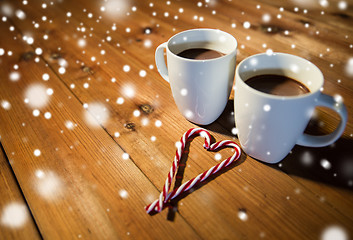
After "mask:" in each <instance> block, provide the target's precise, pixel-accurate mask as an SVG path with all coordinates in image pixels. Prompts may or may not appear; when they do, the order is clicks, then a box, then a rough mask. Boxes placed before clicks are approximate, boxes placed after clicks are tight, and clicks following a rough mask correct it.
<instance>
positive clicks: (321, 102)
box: [297, 94, 348, 147]
mask: <svg viewBox="0 0 353 240" xmlns="http://www.w3.org/2000/svg"><path fill="white" fill-rule="evenodd" d="M316 106H324V107H328V108H331V109H333V110H334V111H335V112H337V113H338V114H339V115H340V117H341V121H340V123H339V125H338V127H337V128H336V130H335V131H333V132H332V133H330V134H327V135H323V136H312V135H309V134H305V133H304V134H303V135H302V137H301V138H300V139H299V140H298V142H297V144H298V145H301V146H306V147H324V146H327V145H330V144H332V143H334V142H335V141H336V140H337V139H338V138H339V137H340V136H341V135H342V133H343V131H344V128H345V127H346V124H347V118H348V117H347V109H346V106H345V105H344V104H343V103H337V102H336V101H335V100H334V98H333V97H331V96H329V95H326V94H321V95H320V96H319V98H318V99H317V103H316Z"/></svg>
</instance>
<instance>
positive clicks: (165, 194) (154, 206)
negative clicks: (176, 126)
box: [145, 128, 241, 213]
mask: <svg viewBox="0 0 353 240" xmlns="http://www.w3.org/2000/svg"><path fill="white" fill-rule="evenodd" d="M196 135H200V136H202V137H204V138H205V143H204V145H203V146H204V148H205V149H207V150H210V151H215V150H217V149H218V148H221V147H233V148H234V150H235V151H234V154H233V156H231V157H229V158H227V159H225V160H223V161H222V162H221V163H219V164H217V165H215V166H213V167H211V168H210V169H209V170H207V171H205V172H203V173H201V174H199V175H198V176H197V177H195V178H193V179H190V180H189V181H187V182H185V183H184V184H182V185H181V186H180V187H178V188H176V189H174V190H173V191H172V192H169V190H170V187H171V183H172V181H173V178H174V176H175V173H176V171H177V168H178V166H179V162H180V159H181V155H182V154H183V152H184V149H185V144H186V141H187V139H188V138H190V137H193V136H196ZM240 154H241V149H240V147H239V146H238V144H236V143H235V142H233V141H229V140H225V141H220V142H216V143H214V144H212V145H211V135H210V133H209V132H208V131H206V130H205V129H202V128H191V129H189V130H188V131H187V132H185V133H184V134H183V136H182V138H181V139H180V144H179V145H178V146H177V150H176V154H175V157H174V161H173V164H172V167H171V168H170V171H169V174H168V176H167V179H166V181H165V184H164V187H163V191H162V192H161V194H160V195H159V198H158V199H157V200H155V201H154V202H152V203H151V204H149V205H148V206H146V207H145V210H146V212H147V213H152V212H157V213H158V212H161V211H162V210H163V208H164V206H165V205H166V204H167V203H168V201H170V200H172V199H174V198H175V197H177V196H178V195H179V194H181V193H183V192H186V191H188V190H189V189H190V188H192V187H193V186H195V185H196V184H198V183H200V182H203V181H204V180H206V179H207V178H208V177H210V176H211V175H213V174H215V173H217V172H218V171H220V170H221V169H223V168H225V167H227V166H229V165H230V164H231V163H232V162H234V161H235V160H237V159H238V158H239V157H240Z"/></svg>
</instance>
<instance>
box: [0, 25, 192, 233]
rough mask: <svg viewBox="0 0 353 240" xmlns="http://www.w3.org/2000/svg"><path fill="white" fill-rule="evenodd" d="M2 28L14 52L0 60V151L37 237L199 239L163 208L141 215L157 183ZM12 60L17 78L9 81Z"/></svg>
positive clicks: (3, 40)
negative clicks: (0, 145) (7, 159)
mask: <svg viewBox="0 0 353 240" xmlns="http://www.w3.org/2000/svg"><path fill="white" fill-rule="evenodd" d="M0 28H1V31H3V32H6V33H7V34H6V35H4V37H3V38H1V39H0V45H1V46H4V45H5V43H6V53H7V54H8V53H9V52H10V51H11V52H12V55H11V56H7V55H6V56H5V57H2V58H1V60H2V63H1V70H0V76H2V78H3V79H4V81H1V83H0V85H1V86H0V96H1V99H2V100H1V101H2V102H3V101H7V102H8V104H9V105H8V106H11V107H5V108H3V107H2V108H1V109H0V121H1V123H6V124H2V126H1V130H0V131H1V132H0V135H1V136H2V141H3V142H4V148H5V150H6V151H8V152H10V153H13V154H14V155H13V156H12V157H11V162H12V167H13V169H14V173H15V174H16V176H17V178H18V182H19V184H20V186H21V188H22V189H23V194H24V196H25V197H26V199H27V201H28V204H29V207H30V208H31V209H32V211H33V216H34V218H35V220H36V223H37V224H38V228H39V229H40V231H41V234H42V236H43V237H44V238H50V239H53V238H65V239H68V238H76V237H78V238H91V239H97V238H107V239H108V238H109V239H116V238H131V237H133V238H144V239H146V238H149V237H151V236H153V237H155V238H174V237H176V238H181V236H183V237H186V238H196V239H197V238H198V235H197V234H196V233H195V232H194V230H193V229H192V228H191V227H190V226H189V225H188V224H187V223H186V222H185V220H184V219H183V218H177V219H176V220H175V221H174V222H172V223H171V222H165V218H166V212H164V213H162V214H160V215H158V216H156V217H153V218H151V217H150V216H148V215H147V214H146V213H145V212H144V206H145V205H146V204H148V203H149V202H150V201H152V200H153V199H154V198H155V197H157V190H156V188H155V187H154V186H153V185H152V184H151V183H150V181H149V180H148V179H147V178H146V177H145V175H144V174H143V173H142V172H141V171H140V170H139V169H138V168H137V167H136V165H135V164H134V163H133V161H132V159H131V158H129V157H128V156H127V155H126V154H124V153H125V152H124V151H123V150H122V149H121V147H120V146H119V145H117V144H116V142H114V141H113V139H112V138H111V136H109V135H108V134H107V133H106V132H105V131H104V129H102V128H101V127H98V128H97V127H94V126H93V127H92V126H90V125H89V124H86V121H88V120H90V121H92V118H93V117H92V116H90V115H87V114H86V110H85V109H84V108H83V107H82V103H80V102H79V101H78V100H77V99H76V98H75V97H74V96H73V95H72V94H71V93H70V91H69V89H68V88H67V87H66V86H65V85H64V84H63V83H62V82H61V81H60V80H59V79H58V78H57V76H56V75H55V74H53V73H52V72H51V70H50V69H49V68H48V67H46V64H45V63H44V62H43V61H39V62H38V63H36V62H35V61H33V60H30V61H25V60H23V58H21V56H22V54H23V53H24V52H25V51H26V46H25V45H24V44H23V41H22V38H21V37H19V36H18V35H17V33H16V32H11V31H9V30H8V29H9V24H4V23H2V24H1V25H0ZM21 59H22V60H21ZM15 65H17V66H18V69H17V70H16V71H15V72H17V73H19V74H20V79H18V81H14V80H13V81H11V80H10V79H9V77H8V76H9V73H11V72H13V71H14V70H13V67H14V66H15ZM16 68H17V67H16ZM44 73H48V74H49V75H50V80H49V81H48V82H46V81H44V80H42V76H43V74H44ZM33 84H37V85H33ZM33 86H35V88H34V90H33ZM48 89H49V96H48V99H47V100H48V101H46V98H47V97H46V94H47V93H48ZM50 89H51V90H52V91H53V94H52V95H50V94H51V93H50V91H51V90H50ZM42 90H44V91H42ZM28 91H29V92H28ZM32 91H34V92H32ZM38 97H39V102H40V103H38V102H36V100H38ZM24 99H27V100H26V101H25V102H27V101H28V103H27V104H26V103H25V102H24ZM43 101H44V103H46V104H44V105H41V106H39V105H40V104H43ZM2 106H3V105H2ZM35 109H38V110H39V111H40V114H39V116H36V114H35V112H33V111H34V110H35ZM48 113H49V114H50V115H48ZM93 121H95V120H94V119H93ZM179 229H183V231H182V232H181V231H179Z"/></svg>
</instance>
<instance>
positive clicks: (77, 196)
mask: <svg viewBox="0 0 353 240" xmlns="http://www.w3.org/2000/svg"><path fill="white" fill-rule="evenodd" d="M8 4H10V5H11V6H13V8H14V9H21V10H23V11H24V12H25V14H26V17H25V19H21V18H19V17H16V16H12V17H10V16H9V17H8V18H7V21H3V22H1V23H0V24H1V25H0V26H1V28H0V30H1V32H4V33H6V35H4V37H2V38H1V39H0V48H1V47H2V48H4V49H5V50H6V54H7V53H8V51H12V55H11V56H8V55H7V56H6V54H5V56H2V57H0V60H1V62H0V63H1V66H2V68H1V70H0V76H1V77H3V78H4V79H6V81H1V83H0V84H1V86H0V87H1V90H0V96H1V99H0V100H6V101H8V102H9V103H10V104H11V108H10V109H9V110H6V109H4V108H2V109H0V110H1V111H0V120H1V123H2V124H1V129H0V131H1V132H0V135H1V136H2V141H3V145H4V149H5V151H6V153H7V154H9V153H11V152H13V153H15V155H14V157H12V159H13V164H12V166H13V169H14V173H15V175H16V178H17V181H18V182H19V185H20V187H21V190H22V191H23V193H24V195H25V197H26V200H27V202H28V205H29V207H30V209H31V210H32V211H33V216H34V219H35V222H36V224H37V225H38V227H39V230H40V233H41V235H42V236H43V237H44V238H50V239H52V238H59V237H61V238H62V237H65V238H76V237H77V238H97V237H99V238H107V239H112V238H131V237H134V238H153V239H155V238H176V239H179V238H180V239H185V238H204V239H256V238H262V237H266V238H270V239H284V238H285V239H298V238H301V239H318V238H320V236H321V234H322V233H323V231H324V230H325V229H326V227H328V226H332V225H338V226H340V227H342V228H343V229H344V230H345V231H346V232H347V233H348V234H349V235H350V236H352V232H353V230H352V227H351V226H352V222H353V217H352V216H353V215H352V209H353V204H352V202H353V201H352V200H353V194H352V188H351V186H350V181H351V177H352V175H350V174H351V173H349V171H348V173H347V171H346V172H345V171H343V170H342V168H341V167H342V166H345V165H346V164H348V165H349V164H350V163H351V159H352V155H351V153H350V151H349V148H350V146H352V132H353V125H352V121H351V120H349V123H348V125H347V129H346V131H345V133H344V135H343V137H342V138H341V139H340V140H339V141H338V142H337V143H336V144H335V146H330V147H327V148H323V149H318V150H316V149H315V150H314V149H307V148H301V147H296V148H294V149H293V151H292V153H291V154H290V155H289V156H288V157H287V158H285V159H284V160H283V161H282V162H281V163H280V165H277V166H270V165H265V164H262V163H260V162H258V161H255V160H254V159H252V158H250V157H248V156H246V154H243V155H242V157H241V159H240V161H239V162H238V163H236V164H234V165H232V166H231V167H230V169H229V170H227V171H225V172H224V173H223V174H220V175H219V176H217V177H216V178H215V179H213V180H212V181H210V182H208V183H207V184H205V185H203V186H201V187H200V188H198V189H195V191H194V192H193V193H191V194H189V195H188V196H186V197H185V198H183V199H181V200H180V201H179V202H178V203H177V207H178V208H177V212H176V213H175V214H176V216H174V220H173V221H168V220H167V214H168V210H165V211H163V212H162V214H158V215H156V216H148V215H146V214H145V213H144V211H143V206H144V205H146V204H148V203H149V202H151V201H153V200H154V199H155V198H156V197H157V196H158V194H159V191H161V189H162V186H163V184H164V181H165V177H166V174H167V172H168V171H169V168H170V164H171V161H172V159H173V157H174V152H175V142H176V141H178V139H179V138H180V136H181V135H182V133H183V132H184V131H186V130H187V129H189V128H190V127H195V125H194V124H192V123H190V122H188V121H186V120H185V119H184V118H183V117H182V116H181V115H180V113H179V112H178V110H177V108H176V106H175V104H174V101H173V98H172V95H171V92H170V88H169V85H168V84H167V82H165V81H164V80H162V78H161V77H160V76H159V74H158V73H157V70H156V69H155V66H154V49H155V48H156V47H157V46H158V44H160V43H162V42H164V41H167V40H168V38H169V37H170V36H172V35H173V34H175V33H176V32H179V31H182V30H186V29H189V28H197V27H210V28H220V29H222V30H225V31H227V32H230V33H231V34H233V35H234V36H235V37H236V38H237V39H238V43H239V51H238V58H237V62H239V61H240V60H242V59H244V58H245V57H247V56H249V55H251V54H255V53H259V52H263V51H266V50H268V49H272V50H273V51H281V52H288V53H292V54H295V55H299V56H302V57H305V58H308V59H310V60H311V61H313V62H314V63H315V64H316V65H318V66H319V67H320V68H321V69H322V71H323V73H324V75H325V77H326V82H325V86H324V92H325V93H327V94H331V95H333V94H337V93H339V94H340V95H341V96H342V97H343V99H344V101H345V103H346V105H347V108H348V111H349V116H350V118H349V119H351V117H352V110H353V109H352V104H351V103H352V101H353V99H352V94H351V93H352V90H353V86H352V82H351V81H350V78H349V77H347V75H346V74H345V70H344V68H345V65H344V64H345V63H346V62H347V60H348V59H349V56H350V53H349V52H347V50H349V49H350V48H349V44H352V43H351V40H349V38H346V37H345V35H347V36H349V37H353V35H352V30H351V29H350V28H349V27H347V26H348V25H349V23H348V20H347V21H346V20H344V19H340V20H339V21H338V20H337V19H336V18H337V15H334V14H333V12H331V10H330V11H329V9H331V8H332V6H331V7H330V8H327V9H326V10H325V11H326V12H327V15H328V16H327V15H326V16H325V18H323V17H321V16H320V14H318V13H320V9H319V8H314V9H311V10H309V11H310V13H311V14H302V13H301V12H300V13H298V12H295V11H293V10H292V9H293V8H292V5H290V4H288V3H284V2H283V3H282V2H275V3H272V2H269V1H261V2H260V1H248V3H247V4H242V3H240V2H237V1H220V2H214V3H211V2H210V3H207V2H204V3H203V2H201V6H199V5H200V4H199V2H198V1H176V2H174V1H168V2H165V1H154V2H151V3H150V2H142V1H139V2H138V1H131V2H129V3H128V5H127V6H126V8H125V9H124V10H122V12H119V13H116V15H109V11H110V10H111V9H110V10H109V9H105V10H104V11H102V7H104V6H106V7H107V6H109V5H108V4H106V5H104V3H101V2H95V1H92V2H89V3H87V2H86V1H81V0H80V1H75V2H74V1H68V2H66V1H65V2H57V3H53V4H50V3H47V4H46V5H45V7H43V3H42V2H40V1H31V2H30V3H28V4H23V3H21V2H18V3H12V2H11V3H8ZM258 6H260V8H258ZM281 6H283V7H284V9H285V10H283V11H281V10H280V9H279V8H280V7H281ZM120 7H123V6H120ZM181 9H182V10H181ZM300 9H301V8H300ZM301 10H302V9H301ZM347 12H348V13H347V14H348V15H350V13H349V11H347ZM264 14H270V16H271V21H270V22H266V23H265V22H264V20H263V15H264ZM278 14H280V15H281V18H278V17H276V16H278ZM43 16H45V18H44V19H45V20H43ZM326 17H327V18H326ZM330 19H331V20H334V21H336V20H337V22H338V23H339V25H338V26H335V25H333V24H332V21H330ZM245 21H249V22H250V23H251V27H250V28H249V29H247V28H244V27H243V23H244V22H245ZM35 23H38V26H37V27H36V26H35ZM306 23H310V25H309V26H310V27H309V28H308V27H306V25H305V24H306ZM11 26H13V27H14V30H13V31H11V29H10V28H11ZM234 26H235V27H234ZM269 29H271V31H269ZM342 30H344V31H345V32H344V33H342V32H341V31H342ZM287 31H288V34H287ZM317 31H318V32H319V34H316V32H317ZM28 36H33V39H34V43H33V44H26V41H24V40H23V39H24V38H25V37H28ZM44 36H47V39H46V38H44ZM313 36H315V37H313ZM293 45H294V47H293ZM3 46H4V47H3ZM328 46H330V47H329V49H330V50H329V51H328V50H327V49H328ZM37 48H40V49H41V50H42V51H43V53H42V54H40V55H36V54H35V50H36V49H37ZM36 59H37V60H36ZM16 65H17V66H18V70H16V67H15V66H16ZM63 65H64V66H65V73H60V67H61V66H63ZM127 66H128V68H127ZM61 69H62V68H61ZM14 71H16V72H19V73H20V79H19V80H18V81H10V80H9V77H8V76H9V74H10V73H11V72H14ZM44 73H47V74H49V76H50V78H49V80H48V81H44V80H43V78H42V77H43V74H44ZM338 80H340V81H338ZM33 83H37V84H40V85H41V86H43V87H44V90H47V89H48V88H51V89H52V90H53V94H52V95H50V96H49V102H48V104H47V105H45V106H43V107H33V106H31V104H28V103H25V102H24V99H25V93H26V91H28V88H29V87H30V86H31V84H33ZM232 98H233V93H232V95H231V99H232ZM122 101H123V102H122ZM36 108H38V110H40V115H39V116H37V117H35V116H33V110H34V109H36ZM232 111H233V110H232V100H230V102H229V104H228V107H227V109H226V111H225V112H224V114H223V115H222V116H221V118H220V119H219V120H217V121H216V122H215V123H213V124H211V125H209V126H205V127H206V128H208V129H210V130H211V131H212V135H213V136H214V137H215V139H216V140H223V139H227V138H233V139H234V140H235V141H238V140H237V139H236V138H235V137H234V135H232V134H231V132H232V128H233V127H234V119H233V118H234V116H233V114H232ZM45 113H50V114H51V118H50V119H47V118H46V117H45V115H44V114H45ZM319 115H320V116H319V118H318V120H317V121H316V122H314V123H313V124H312V126H310V127H311V129H310V127H309V131H311V132H315V131H317V132H328V131H331V130H332V129H334V127H335V126H336V124H337V121H338V120H337V116H335V115H332V114H331V113H330V112H329V111H328V110H326V109H320V111H319ZM95 118H96V119H95ZM90 119H91V120H93V122H92V121H90ZM97 122H98V124H97ZM156 122H157V123H161V126H159V125H158V124H157V126H156V124H155V123H156ZM3 123H6V124H3ZM322 125H324V128H322V127H321V128H320V126H322ZM318 126H319V127H318ZM14 143H15V144H14ZM200 146H202V140H201V139H200V138H196V139H194V140H193V141H192V143H191V144H190V146H189V151H188V156H187V162H186V164H187V165H186V169H185V172H184V175H183V179H184V181H185V180H188V179H190V178H192V177H194V176H196V175H197V174H198V173H200V172H201V171H204V170H205V169H207V168H209V167H211V166H212V165H214V164H216V163H217V160H215V158H214V153H207V152H205V151H204V150H203V149H202V148H201V147H200ZM36 149H39V150H40V151H41V154H40V156H38V157H37V156H35V155H34V151H35V150H36ZM124 153H125V154H124ZM220 154H221V155H222V156H223V157H226V156H227V155H230V154H231V151H230V150H229V149H224V150H223V151H222V152H220ZM303 155H304V157H303ZM305 156H311V159H312V165H310V166H306V165H305V164H303V161H304V160H302V159H305ZM185 157H186V156H185ZM323 158H327V159H328V160H329V161H330V162H331V164H332V169H331V170H329V171H328V170H325V169H323V168H322V167H321V166H320V160H322V159H323ZM335 173H336V175H335ZM43 182H46V183H47V184H49V186H47V185H45V184H43ZM48 182H49V183H48ZM47 187H49V189H55V191H54V190H51V191H49V190H48V189H47ZM43 191H44V192H43ZM170 213H172V210H171V211H169V214H170ZM242 213H243V214H244V213H246V216H247V220H246V221H243V220H244V219H243V220H242V218H240V217H239V214H242ZM49 219H50V221H49ZM181 229H182V230H181Z"/></svg>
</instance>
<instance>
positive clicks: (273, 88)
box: [245, 74, 310, 96]
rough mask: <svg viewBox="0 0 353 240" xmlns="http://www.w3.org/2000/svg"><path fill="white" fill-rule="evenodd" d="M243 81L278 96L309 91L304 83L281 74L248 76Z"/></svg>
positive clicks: (295, 94)
mask: <svg viewBox="0 0 353 240" xmlns="http://www.w3.org/2000/svg"><path fill="white" fill-rule="evenodd" d="M245 83H246V84H247V85H249V86H250V87H252V88H254V89H256V90H258V91H261V92H264V93H268V94H273V95H278V96H297V95H302V94H305V93H309V92H310V90H309V89H308V88H307V87H306V86H305V85H304V84H302V83H300V82H298V81H297V80H295V79H292V78H290V77H286V76H281V75H272V74H264V75H258V76H254V77H251V78H249V79H248V80H246V81H245Z"/></svg>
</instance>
